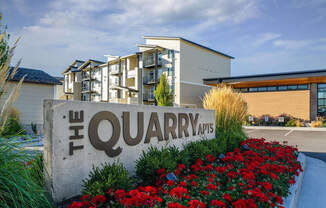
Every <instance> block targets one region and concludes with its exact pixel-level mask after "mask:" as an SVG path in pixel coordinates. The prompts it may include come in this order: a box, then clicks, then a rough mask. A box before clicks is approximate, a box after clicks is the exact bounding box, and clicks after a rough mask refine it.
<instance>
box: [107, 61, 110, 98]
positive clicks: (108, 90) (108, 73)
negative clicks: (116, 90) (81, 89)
mask: <svg viewBox="0 0 326 208" xmlns="http://www.w3.org/2000/svg"><path fill="white" fill-rule="evenodd" d="M107 67H108V68H107V76H106V77H107V86H106V89H107V93H108V94H107V98H108V102H110V69H109V61H108V64H107Z"/></svg>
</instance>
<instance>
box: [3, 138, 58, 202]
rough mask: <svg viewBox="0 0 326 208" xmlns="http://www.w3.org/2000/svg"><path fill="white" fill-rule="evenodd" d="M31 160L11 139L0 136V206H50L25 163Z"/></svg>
mask: <svg viewBox="0 0 326 208" xmlns="http://www.w3.org/2000/svg"><path fill="white" fill-rule="evenodd" d="M30 160H33V156H31V155H30V154H29V153H28V152H26V151H24V150H21V149H19V148H18V146H17V145H16V144H15V143H13V141H12V140H8V139H5V138H0V207H1V208H35V207H52V205H51V203H50V202H49V200H48V198H47V196H46V192H45V190H44V188H43V187H42V186H40V185H39V184H38V182H37V181H35V179H34V178H33V176H32V175H31V174H30V170H29V168H28V167H27V164H28V162H29V161H30Z"/></svg>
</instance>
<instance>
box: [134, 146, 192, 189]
mask: <svg viewBox="0 0 326 208" xmlns="http://www.w3.org/2000/svg"><path fill="white" fill-rule="evenodd" d="M186 160H187V158H184V157H183V155H182V154H181V153H180V151H179V149H178V148H177V147H175V146H171V147H167V148H166V147H165V148H161V149H159V148H157V147H150V148H149V149H148V150H147V151H143V153H142V155H141V156H140V158H139V159H138V160H137V162H136V175H137V176H138V177H139V178H140V179H141V180H142V181H141V182H142V183H143V184H146V185H147V184H154V183H155V182H156V181H157V179H158V177H159V176H158V175H157V174H156V173H157V170H159V169H160V168H164V169H165V170H166V171H167V172H170V171H172V170H175V169H176V168H177V165H178V163H182V162H183V161H186Z"/></svg>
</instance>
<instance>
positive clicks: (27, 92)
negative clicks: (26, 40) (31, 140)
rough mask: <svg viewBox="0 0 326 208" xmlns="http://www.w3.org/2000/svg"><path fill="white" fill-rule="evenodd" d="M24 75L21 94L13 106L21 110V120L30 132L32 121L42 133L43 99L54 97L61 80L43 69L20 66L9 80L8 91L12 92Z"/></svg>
mask: <svg viewBox="0 0 326 208" xmlns="http://www.w3.org/2000/svg"><path fill="white" fill-rule="evenodd" d="M23 77H24V81H23V83H22V86H21V89H20V92H19V96H18V98H17V100H16V102H15V103H14V104H13V105H12V107H14V108H16V109H17V110H18V111H19V112H20V122H21V124H22V125H23V126H24V128H25V129H26V130H27V132H28V133H30V132H32V129H31V124H32V123H33V124H35V125H36V128H37V131H38V133H42V131H43V100H44V99H54V98H55V90H56V85H61V82H60V81H59V80H57V79H56V78H54V77H52V76H51V75H49V74H48V73H46V72H44V71H42V70H37V69H28V68H23V67H19V68H18V69H17V72H16V74H15V75H14V77H12V78H11V79H10V80H9V83H10V85H9V86H10V87H9V90H8V91H9V92H10V91H11V89H12V88H14V87H15V85H17V84H18V82H19V81H20V80H21V79H22V78H23ZM6 96H8V93H7V94H6ZM6 96H5V97H4V100H5V99H6V98H7V97H6Z"/></svg>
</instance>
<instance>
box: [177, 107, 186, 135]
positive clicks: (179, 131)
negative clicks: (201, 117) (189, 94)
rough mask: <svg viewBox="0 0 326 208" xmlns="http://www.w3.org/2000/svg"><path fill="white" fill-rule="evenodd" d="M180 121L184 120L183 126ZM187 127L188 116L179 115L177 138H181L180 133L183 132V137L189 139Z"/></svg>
mask: <svg viewBox="0 0 326 208" xmlns="http://www.w3.org/2000/svg"><path fill="white" fill-rule="evenodd" d="M182 120H185V124H183V122H182ZM188 126H189V118H188V115H187V114H185V113H179V114H178V136H179V138H181V137H182V132H184V134H185V137H189V132H188Z"/></svg>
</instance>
